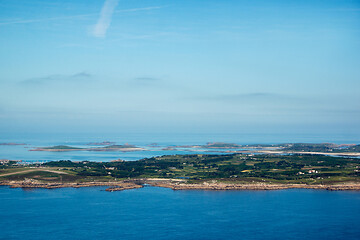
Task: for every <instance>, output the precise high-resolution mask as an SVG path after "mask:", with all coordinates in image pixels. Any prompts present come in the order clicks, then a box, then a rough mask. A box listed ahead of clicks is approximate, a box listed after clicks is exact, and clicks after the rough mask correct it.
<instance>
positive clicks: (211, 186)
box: [151, 182, 360, 191]
mask: <svg viewBox="0 0 360 240" xmlns="http://www.w3.org/2000/svg"><path fill="white" fill-rule="evenodd" d="M151 185H152V186H157V187H165V188H171V189H173V190H281V189H292V188H304V189H323V190H331V191H339V190H360V184H356V183H353V184H339V185H307V184H263V183H261V184H260V183H259V184H225V183H206V182H205V183H199V184H186V183H172V182H153V183H151Z"/></svg>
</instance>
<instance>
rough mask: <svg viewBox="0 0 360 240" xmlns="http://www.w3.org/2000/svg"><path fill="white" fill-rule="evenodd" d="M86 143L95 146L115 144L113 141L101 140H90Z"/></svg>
mask: <svg viewBox="0 0 360 240" xmlns="http://www.w3.org/2000/svg"><path fill="white" fill-rule="evenodd" d="M86 145H95V146H107V145H115V142H110V141H103V142H91V143H87V144H86Z"/></svg>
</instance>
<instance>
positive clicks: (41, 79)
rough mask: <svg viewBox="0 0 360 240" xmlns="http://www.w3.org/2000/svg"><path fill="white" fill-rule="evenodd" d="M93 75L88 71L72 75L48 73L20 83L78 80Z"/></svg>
mask: <svg viewBox="0 0 360 240" xmlns="http://www.w3.org/2000/svg"><path fill="white" fill-rule="evenodd" d="M91 77H92V74H90V73H87V72H79V73H75V74H72V75H63V74H57V75H48V76H45V77H38V78H30V79H26V80H23V81H21V82H19V83H20V84H27V85H28V84H29V85H31V84H43V83H46V82H57V81H77V80H84V79H89V78H91Z"/></svg>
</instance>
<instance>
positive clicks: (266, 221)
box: [0, 186, 360, 240]
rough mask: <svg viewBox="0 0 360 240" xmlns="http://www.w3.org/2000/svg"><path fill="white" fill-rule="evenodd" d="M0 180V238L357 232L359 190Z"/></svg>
mask: <svg viewBox="0 0 360 240" xmlns="http://www.w3.org/2000/svg"><path fill="white" fill-rule="evenodd" d="M104 190H105V188H104V187H89V188H79V189H74V188H61V189H53V190H49V189H31V190H29V189H10V188H9V187H6V186H2V187H0V222H1V225H0V239H4V240H11V239H14V240H15V239H19V240H20V239H21V240H24V239H29V240H32V239H34V240H42V239H44V240H45V239H46V240H49V239H56V240H57V239H86V240H88V239H131V240H132V239H133V240H136V239H147V240H149V239H154V240H161V239H164V240H170V239H181V240H187V239H189V240H190V239H204V240H212V239H214V240H215V239H219V240H220V239H258V240H263V239H286V240H288V239H299V240H300V239H301V240H303V239H326V240H331V239H339V240H343V239H346V240H351V239H354V240H355V239H360V227H359V219H360V192H355V191H333V192H332V191H326V190H306V189H296V190H295V189H294V190H272V191H196V190H178V191H174V190H171V189H167V188H159V187H144V188H141V189H132V190H126V191H120V192H106V191H104Z"/></svg>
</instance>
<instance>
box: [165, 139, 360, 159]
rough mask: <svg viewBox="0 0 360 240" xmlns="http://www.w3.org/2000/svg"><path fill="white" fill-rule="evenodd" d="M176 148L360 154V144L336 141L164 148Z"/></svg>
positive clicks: (246, 151) (169, 148) (269, 152)
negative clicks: (338, 142)
mask: <svg viewBox="0 0 360 240" xmlns="http://www.w3.org/2000/svg"><path fill="white" fill-rule="evenodd" d="M176 149H189V150H190V151H191V149H205V150H206V149H208V150H209V151H214V152H223V153H265V154H296V153H298V154H306V153H308V154H319V155H333V156H360V145H356V144H334V143H284V144H250V145H239V144H235V143H223V142H209V143H207V144H206V145H183V146H181V145H180V146H170V147H166V148H163V149H162V150H164V151H173V150H176Z"/></svg>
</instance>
